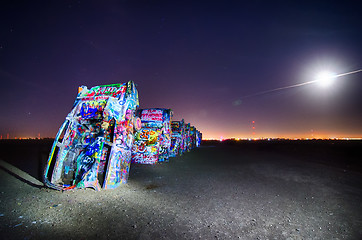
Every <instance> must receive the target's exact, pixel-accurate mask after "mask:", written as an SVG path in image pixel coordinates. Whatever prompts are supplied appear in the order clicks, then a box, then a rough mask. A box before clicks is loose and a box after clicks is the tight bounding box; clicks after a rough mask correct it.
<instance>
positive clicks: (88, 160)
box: [43, 81, 202, 191]
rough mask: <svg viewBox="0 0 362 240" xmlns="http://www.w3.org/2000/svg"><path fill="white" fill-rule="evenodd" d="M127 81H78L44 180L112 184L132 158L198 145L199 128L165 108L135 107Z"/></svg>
mask: <svg viewBox="0 0 362 240" xmlns="http://www.w3.org/2000/svg"><path fill="white" fill-rule="evenodd" d="M138 107H139V100H138V91H137V89H136V86H135V84H134V83H133V82H132V81H129V82H127V83H123V84H112V85H103V86H95V87H92V88H90V89H88V88H87V87H86V86H81V87H79V90H78V95H77V98H76V100H75V102H74V104H73V107H72V110H71V112H70V113H69V114H68V115H67V117H66V120H65V121H64V123H63V124H62V125H61V127H60V129H59V131H58V133H57V135H56V137H55V140H54V143H53V146H52V148H51V151H50V154H49V158H48V162H47V165H46V168H45V171H44V175H43V181H44V184H45V185H46V186H47V187H50V188H53V189H56V190H62V191H64V190H69V189H73V188H88V187H90V188H94V189H96V190H100V189H101V188H103V189H114V188H116V187H118V186H119V185H120V184H122V183H126V182H127V180H128V175H129V169H130V165H131V162H133V163H139V164H156V163H159V162H165V161H169V158H170V157H176V156H179V155H182V154H183V153H185V152H188V151H190V150H192V149H193V148H195V147H198V146H200V143H201V139H202V134H201V133H200V132H199V131H198V130H197V129H196V128H195V127H194V126H191V125H190V123H185V122H184V120H181V121H173V120H172V116H173V111H172V110H171V109H166V108H149V109H138Z"/></svg>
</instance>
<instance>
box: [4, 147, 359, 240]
mask: <svg viewBox="0 0 362 240" xmlns="http://www.w3.org/2000/svg"><path fill="white" fill-rule="evenodd" d="M12 144H13V145H11V144H10V145H9V144H8V143H4V142H2V143H0V145H2V148H0V153H1V155H0V158H1V159H2V160H4V161H5V163H3V164H2V165H0V181H1V184H0V237H1V239H278V240H279V239H356V240H357V239H362V204H361V203H362V171H361V168H360V166H361V163H360V161H361V159H360V156H362V155H361V152H362V142H358V141H354V142H351V141H350V143H348V142H337V141H335V142H322V143H321V142H311V141H310V142H308V143H305V142H295V141H294V142H292V143H290V142H280V141H278V142H272V143H268V142H243V143H236V142H226V143H218V142H208V143H204V144H203V145H202V147H200V148H198V149H194V150H193V151H192V152H189V153H186V154H184V155H183V156H181V157H176V158H172V159H171V160H170V162H169V163H162V164H156V165H136V164H132V166H131V171H130V176H129V182H128V183H127V184H124V185H122V186H121V187H119V188H117V189H115V190H102V191H99V192H96V191H94V190H92V189H85V190H71V191H67V192H63V193H62V192H58V191H55V190H52V189H47V188H43V187H41V183H40V182H39V181H37V179H38V180H39V177H38V176H39V171H40V170H39V169H41V168H42V167H43V166H44V161H45V160H46V154H47V146H48V145H49V143H46V144H45V145H44V142H42V143H40V142H32V143H29V144H28V145H27V146H25V147H24V146H20V145H17V144H18V143H12ZM14 146H17V147H16V150H15V152H16V153H14V148H15V147H14ZM9 149H10V150H11V151H10V150H9ZM44 149H45V150H44ZM9 152H13V153H14V154H13V155H12V154H9ZM44 156H45V157H44ZM8 163H10V164H11V165H9V164H8Z"/></svg>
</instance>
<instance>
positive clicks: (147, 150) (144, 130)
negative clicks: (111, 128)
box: [132, 108, 173, 164]
mask: <svg viewBox="0 0 362 240" xmlns="http://www.w3.org/2000/svg"><path fill="white" fill-rule="evenodd" d="M136 115H137V116H138V117H139V118H140V119H141V130H140V131H138V132H137V133H136V134H135V143H134V146H133V151H132V161H133V162H135V163H142V164H154V163H157V162H163V161H167V160H168V158H169V156H170V147H171V132H172V131H171V119H172V115H173V112H172V110H171V109H165V108H150V109H139V110H137V112H136ZM150 133H152V134H150ZM156 134H157V137H156ZM151 139H152V141H151Z"/></svg>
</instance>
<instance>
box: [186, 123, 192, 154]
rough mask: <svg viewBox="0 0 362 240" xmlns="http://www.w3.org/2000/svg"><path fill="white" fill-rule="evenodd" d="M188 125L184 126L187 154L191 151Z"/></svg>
mask: <svg viewBox="0 0 362 240" xmlns="http://www.w3.org/2000/svg"><path fill="white" fill-rule="evenodd" d="M190 127H191V126H190V123H187V124H185V151H186V152H189V151H191V149H192V140H191V130H190Z"/></svg>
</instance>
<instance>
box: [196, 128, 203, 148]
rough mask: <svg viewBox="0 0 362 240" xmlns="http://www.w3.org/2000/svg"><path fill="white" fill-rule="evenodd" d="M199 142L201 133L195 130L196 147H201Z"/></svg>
mask: <svg viewBox="0 0 362 240" xmlns="http://www.w3.org/2000/svg"><path fill="white" fill-rule="evenodd" d="M201 141H202V133H201V132H200V131H198V130H196V147H200V146H201Z"/></svg>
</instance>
